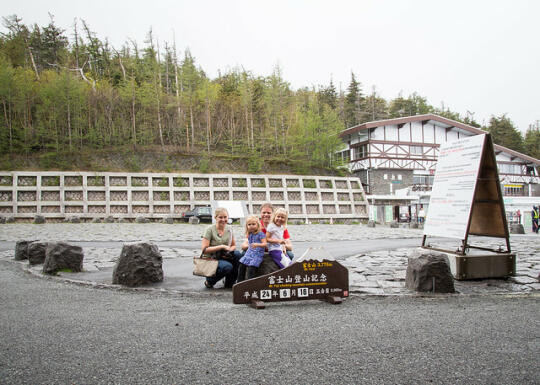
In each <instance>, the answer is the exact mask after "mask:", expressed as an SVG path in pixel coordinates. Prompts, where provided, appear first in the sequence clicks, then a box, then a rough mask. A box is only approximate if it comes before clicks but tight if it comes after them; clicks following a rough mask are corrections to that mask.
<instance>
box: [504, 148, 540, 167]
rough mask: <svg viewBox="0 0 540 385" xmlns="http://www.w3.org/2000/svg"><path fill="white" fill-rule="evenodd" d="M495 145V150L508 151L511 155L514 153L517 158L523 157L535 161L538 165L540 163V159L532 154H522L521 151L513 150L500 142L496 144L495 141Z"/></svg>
mask: <svg viewBox="0 0 540 385" xmlns="http://www.w3.org/2000/svg"><path fill="white" fill-rule="evenodd" d="M493 147H494V150H495V151H502V152H506V153H508V154H510V155H513V156H515V157H517V158H521V159H523V160H526V161H527V162H530V163H535V164H536V165H540V160H539V159H536V158H533V157H532V156H529V155H525V154H522V153H521V152H517V151H514V150H511V149H509V148H507V147H504V146H499V145H498V144H495V143H493Z"/></svg>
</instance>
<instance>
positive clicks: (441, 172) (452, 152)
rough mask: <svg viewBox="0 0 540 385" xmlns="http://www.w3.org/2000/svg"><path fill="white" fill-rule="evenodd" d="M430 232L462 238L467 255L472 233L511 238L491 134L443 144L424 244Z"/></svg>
mask: <svg viewBox="0 0 540 385" xmlns="http://www.w3.org/2000/svg"><path fill="white" fill-rule="evenodd" d="M428 235H432V236H440V237H450V238H458V239H461V241H462V245H461V248H460V249H459V253H460V254H462V255H465V251H466V249H467V248H470V247H473V248H474V246H471V245H469V244H468V238H469V235H478V236H487V237H497V238H505V239H506V246H507V250H505V251H503V250H492V251H496V252H504V253H509V252H510V238H509V231H508V225H507V222H506V215H505V210H504V201H503V196H502V191H501V184H500V181H499V173H498V170H497V161H496V159H495V152H494V149H493V141H492V139H491V135H489V134H482V135H477V136H474V137H469V138H465V139H462V140H458V141H455V142H449V143H445V144H443V145H441V147H440V151H439V159H438V161H437V169H436V171H435V179H434V182H433V190H432V195H431V200H430V205H429V211H428V215H427V218H426V224H425V228H424V238H423V241H422V246H426V245H425V243H426V237H427V236H428Z"/></svg>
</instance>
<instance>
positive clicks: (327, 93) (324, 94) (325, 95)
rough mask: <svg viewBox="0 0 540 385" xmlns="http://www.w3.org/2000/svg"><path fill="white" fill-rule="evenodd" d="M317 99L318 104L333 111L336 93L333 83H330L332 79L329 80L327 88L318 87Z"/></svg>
mask: <svg viewBox="0 0 540 385" xmlns="http://www.w3.org/2000/svg"><path fill="white" fill-rule="evenodd" d="M318 97H319V103H320V104H321V105H322V104H326V105H327V106H329V107H330V108H331V109H333V110H335V109H336V107H337V92H336V87H334V83H333V82H332V79H330V84H329V85H328V87H323V86H321V87H319V92H318Z"/></svg>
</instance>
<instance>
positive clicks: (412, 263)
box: [405, 251, 455, 293]
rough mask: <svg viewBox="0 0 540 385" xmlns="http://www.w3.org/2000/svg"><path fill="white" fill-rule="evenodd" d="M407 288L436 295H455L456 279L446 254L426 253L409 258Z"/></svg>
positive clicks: (406, 278)
mask: <svg viewBox="0 0 540 385" xmlns="http://www.w3.org/2000/svg"><path fill="white" fill-rule="evenodd" d="M405 287H406V288H407V289H410V290H415V291H420V292H434V293H454V292H455V288H454V278H453V277H452V273H451V271H450V263H449V262H448V257H447V256H446V255H445V254H442V253H437V252H432V251H426V252H420V253H416V254H414V255H412V256H411V257H409V263H408V265H407V274H406V276H405Z"/></svg>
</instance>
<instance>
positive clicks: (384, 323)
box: [0, 261, 540, 384]
mask: <svg viewBox="0 0 540 385" xmlns="http://www.w3.org/2000/svg"><path fill="white" fill-rule="evenodd" d="M0 303H2V307H1V308H2V311H1V312H0V323H1V325H2V338H1V339H0V383H2V384H298V383H300V384H419V383H437V384H458V383H459V384H463V383H465V384H467V383H482V384H487V383H489V384H539V383H540V375H539V371H538V366H539V365H538V364H539V360H538V357H540V322H539V317H538V315H539V314H540V296H539V294H538V293H536V294H535V293H533V294H528V295H527V294H526V295H518V296H516V295H512V294H510V295H482V296H476V295H473V296H445V295H433V296H419V297H404V296H390V297H358V296H357V297H352V298H349V299H347V300H346V301H344V303H343V304H341V305H329V304H327V303H324V302H319V301H307V302H294V303H287V304H277V303H276V304H271V305H269V306H268V307H267V308H266V309H265V310H260V311H258V310H254V309H251V308H249V307H247V306H243V305H233V304H232V303H231V301H230V298H224V297H219V296H218V297H214V298H196V297H183V296H180V295H172V294H170V293H162V292H151V293H148V292H146V293H141V292H133V291H119V290H103V289H96V288H89V287H81V286H77V285H72V284H68V283H65V282H59V281H54V280H44V279H35V278H34V277H31V276H29V275H28V274H24V273H23V272H22V270H21V269H20V267H19V265H18V264H14V263H10V262H8V261H0Z"/></svg>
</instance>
